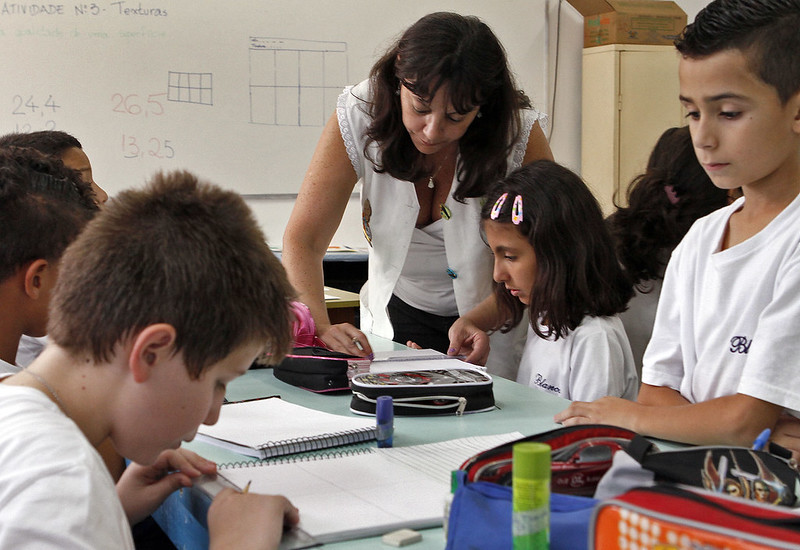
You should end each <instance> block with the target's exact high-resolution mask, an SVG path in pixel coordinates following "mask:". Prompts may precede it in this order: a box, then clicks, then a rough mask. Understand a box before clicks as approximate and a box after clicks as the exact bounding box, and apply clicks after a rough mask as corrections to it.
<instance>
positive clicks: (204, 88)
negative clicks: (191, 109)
mask: <svg viewBox="0 0 800 550" xmlns="http://www.w3.org/2000/svg"><path fill="white" fill-rule="evenodd" d="M212 81H213V75H212V74H211V73H185V72H178V71H169V79H168V86H167V92H168V94H167V99H168V100H169V101H177V102H180V103H199V104H201V105H214V95H213V87H212Z"/></svg>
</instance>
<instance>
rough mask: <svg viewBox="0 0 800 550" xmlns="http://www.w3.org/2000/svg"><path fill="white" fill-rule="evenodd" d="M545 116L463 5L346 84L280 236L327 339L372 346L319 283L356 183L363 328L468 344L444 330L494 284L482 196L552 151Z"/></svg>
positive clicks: (346, 346) (407, 36)
mask: <svg viewBox="0 0 800 550" xmlns="http://www.w3.org/2000/svg"><path fill="white" fill-rule="evenodd" d="M544 121H545V117H544V116H543V115H542V114H540V113H539V112H538V111H536V110H535V109H533V108H532V107H531V103H530V100H529V99H528V97H527V96H526V95H525V94H524V93H523V92H522V91H520V90H519V89H518V88H517V86H516V84H515V82H514V78H513V76H512V74H511V71H510V70H509V67H508V61H507V59H506V55H505V51H504V49H503V47H502V45H501V44H500V42H499V41H498V39H497V37H496V36H495V35H494V33H493V32H492V31H491V29H490V28H489V27H488V26H487V25H486V24H485V23H483V22H482V21H480V20H479V19H478V18H476V17H472V16H462V15H458V14H455V13H445V12H440V13H432V14H429V15H426V16H424V17H423V18H421V19H420V20H419V21H417V22H416V23H415V24H413V25H412V26H411V27H410V28H408V29H407V30H406V31H405V33H404V34H403V35H402V37H401V38H400V39H399V40H398V41H397V42H396V43H395V44H394V45H393V46H391V47H390V48H389V50H388V51H387V52H386V53H385V54H384V55H383V57H381V59H380V60H378V62H377V63H376V64H375V65H374V66H373V68H372V70H371V71H370V75H369V78H368V79H367V80H365V81H363V82H361V83H360V84H358V85H356V86H350V87H347V88H345V90H344V92H343V93H342V94H341V95H340V96H339V99H338V102H337V107H336V112H335V113H334V114H333V116H331V118H330V119H329V121H328V123H327V125H326V126H325V129H324V130H323V133H322V136H321V138H320V140H319V143H318V144H317V148H316V150H315V152H314V155H313V157H312V159H311V163H310V165H309V168H308V172H307V173H306V175H305V178H304V180H303V183H302V186H301V188H300V193H299V195H298V197H297V201H296V203H295V205H294V209H293V211H292V214H291V217H290V219H289V223H288V225H287V228H286V231H285V233H284V238H283V253H282V261H283V264H284V266H285V267H286V270H287V271H288V274H289V279H290V281H291V283H292V284H293V285H294V287H295V289H296V290H297V292H298V297H299V300H300V301H302V302H304V303H305V304H306V305H308V307H309V309H310V311H311V314H312V316H313V317H314V320H315V323H316V326H317V335H318V336H319V337H320V338H321V339H322V341H323V342H325V344H326V345H328V346H329V347H331V348H332V349H336V350H339V351H343V352H347V353H352V354H355V355H360V356H364V355H369V353H370V352H371V349H370V347H369V343H368V341H367V339H366V337H365V336H364V335H363V334H362V333H361V331H359V330H358V329H357V328H356V327H354V326H353V325H350V324H348V323H342V324H337V325H332V324H331V322H330V319H329V317H328V314H327V310H326V307H325V299H324V292H323V271H322V260H323V257H324V255H325V252H326V250H327V248H328V246H329V245H330V241H331V239H332V237H333V235H334V233H335V232H336V229H337V228H338V226H339V223H340V222H341V219H342V216H343V214H344V210H345V207H346V206H347V202H348V200H349V198H350V196H351V194H352V192H353V189H354V188H355V185H356V183H358V182H360V183H361V209H362V216H361V217H362V224H363V230H364V236H365V238H366V240H367V243H368V245H369V271H368V280H367V283H366V284H365V285H364V288H363V289H362V290H361V327H362V328H363V329H364V330H365V331H369V332H371V333H374V334H377V335H379V336H383V337H387V338H392V339H394V340H395V341H397V342H400V343H403V344H405V343H406V342H407V341H413V342H415V343H416V344H418V345H420V346H421V347H430V348H434V349H438V350H440V351H443V352H447V351H448V350H449V351H450V353H463V351H464V350H463V349H461V350H458V349H456V350H452V349H450V348H451V346H450V341H449V338H448V329H449V327H450V325H451V324H452V323H453V322H454V321H455V320H456V319H457V318H458V316H459V313H463V312H467V311H469V310H470V309H472V308H473V307H474V306H475V305H477V304H478V303H480V302H481V301H482V300H483V299H484V298H486V297H487V296H489V295H490V294H491V290H492V257H491V253H490V251H489V249H488V247H487V246H486V245H485V244H484V242H483V240H482V238H481V234H480V231H479V220H480V210H481V200H482V197H483V196H484V193H485V191H486V189H487V188H488V186H489V185H490V184H491V183H492V182H494V181H495V180H496V179H498V178H500V177H503V176H505V175H506V174H507V173H508V172H510V171H511V170H513V169H515V168H518V167H519V166H520V165H522V164H526V163H528V162H531V161H533V160H536V159H541V158H547V159H552V154H551V152H550V147H549V145H548V143H547V139H546V138H545V136H544V133H543V131H542V124H543V123H544ZM497 336H500V335H499V334H498V335H497ZM464 345H465V346H467V345H468V342H465V343H464ZM460 347H461V346H460ZM492 347H493V348H495V346H494V345H493V346H492ZM501 347H502V346H501ZM515 366H516V365H515Z"/></svg>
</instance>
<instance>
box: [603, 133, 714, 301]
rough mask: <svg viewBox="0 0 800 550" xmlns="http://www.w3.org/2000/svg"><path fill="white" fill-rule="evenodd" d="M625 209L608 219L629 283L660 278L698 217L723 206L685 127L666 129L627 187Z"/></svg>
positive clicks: (642, 287) (640, 282)
mask: <svg viewBox="0 0 800 550" xmlns="http://www.w3.org/2000/svg"><path fill="white" fill-rule="evenodd" d="M627 198H628V206H619V205H618V207H617V210H616V212H614V213H613V214H612V215H611V216H609V217H608V225H609V228H610V229H611V234H612V235H613V236H614V238H615V240H616V246H617V254H618V256H619V259H620V261H621V262H622V265H623V266H625V269H627V271H628V274H629V276H630V277H631V279H632V280H633V282H634V284H637V285H639V286H640V288H641V290H643V291H646V290H647V288H646V286H645V285H642V283H646V282H647V281H650V280H655V279H660V278H662V277H663V276H664V267H665V266H666V263H667V261H668V260H669V255H670V253H671V252H672V249H673V248H675V247H676V246H677V245H678V243H679V242H680V241H681V239H682V238H683V236H684V235H686V232H687V231H689V228H690V227H691V226H692V224H693V223H694V221H695V220H696V219H697V218H700V217H703V216H705V215H707V214H710V213H711V212H713V211H714V210H717V209H718V208H721V207H723V206H725V205H726V204H728V193H727V191H726V190H724V189H720V188H718V187H716V186H715V185H714V184H713V183H712V182H711V180H710V179H709V177H708V175H707V174H706V172H705V170H703V167H702V166H700V163H699V162H698V161H697V157H696V156H695V153H694V148H693V146H692V138H691V136H690V135H689V128H688V127H687V126H682V127H680V128H670V129H669V130H667V131H666V132H664V133H663V134H662V135H661V137H660V138H659V140H658V142H657V143H656V146H655V147H654V148H653V151H652V153H650V159H649V160H648V162H647V170H646V171H645V173H644V174H641V175H639V176H637V177H636V178H635V179H634V180H633V183H632V184H631V186H630V187H629V188H628V196H627Z"/></svg>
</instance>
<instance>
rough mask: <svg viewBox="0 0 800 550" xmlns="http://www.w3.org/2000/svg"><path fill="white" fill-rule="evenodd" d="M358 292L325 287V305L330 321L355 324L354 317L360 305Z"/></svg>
mask: <svg viewBox="0 0 800 550" xmlns="http://www.w3.org/2000/svg"><path fill="white" fill-rule="evenodd" d="M360 303H361V302H360V300H359V296H358V294H356V293H355V292H348V291H346V290H339V289H338V288H331V287H329V286H326V287H325V307H326V308H327V309H328V317H329V318H330V320H331V323H333V324H334V325H335V324H338V323H350V324H351V325H354V326H358V325H357V324H356V317H357V315H356V314H357V313H358V308H359V305H360Z"/></svg>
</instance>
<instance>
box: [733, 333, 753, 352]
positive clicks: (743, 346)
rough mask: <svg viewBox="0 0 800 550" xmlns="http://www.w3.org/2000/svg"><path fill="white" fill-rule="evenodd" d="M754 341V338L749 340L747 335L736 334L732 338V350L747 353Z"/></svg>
mask: <svg viewBox="0 0 800 550" xmlns="http://www.w3.org/2000/svg"><path fill="white" fill-rule="evenodd" d="M752 343H753V340H752V338H751V339H750V340H748V339H747V337H746V336H734V337H733V338H731V347H730V352H731V353H744V354H747V352H748V351H750V344H752Z"/></svg>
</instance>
